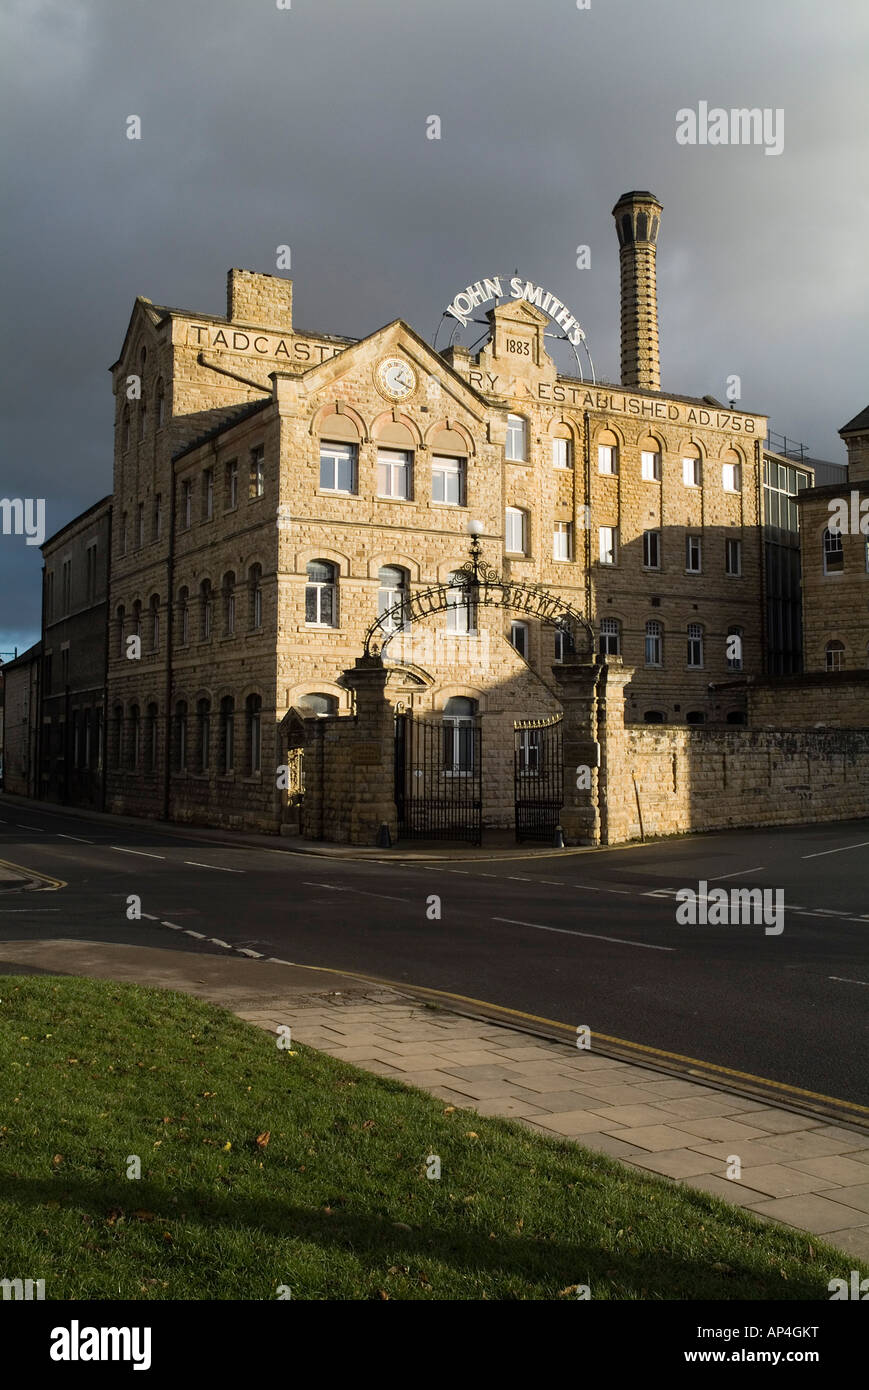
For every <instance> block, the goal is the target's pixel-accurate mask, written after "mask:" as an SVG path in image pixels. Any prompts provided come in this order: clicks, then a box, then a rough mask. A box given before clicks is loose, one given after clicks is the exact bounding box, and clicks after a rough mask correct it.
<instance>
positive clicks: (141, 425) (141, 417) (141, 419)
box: [139, 391, 148, 439]
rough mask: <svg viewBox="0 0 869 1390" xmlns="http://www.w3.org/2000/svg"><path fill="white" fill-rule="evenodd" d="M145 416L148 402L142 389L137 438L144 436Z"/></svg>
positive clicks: (146, 415)
mask: <svg viewBox="0 0 869 1390" xmlns="http://www.w3.org/2000/svg"><path fill="white" fill-rule="evenodd" d="M147 417H148V402H147V400H146V398H145V392H144V391H143V392H142V396H141V399H140V401H139V439H144V438H145V426H146V424H147Z"/></svg>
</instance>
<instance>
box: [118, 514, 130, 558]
mask: <svg viewBox="0 0 869 1390" xmlns="http://www.w3.org/2000/svg"><path fill="white" fill-rule="evenodd" d="M129 534H130V527H129V520H128V517H127V513H126V512H122V513H121V530H120V536H119V538H118V543H119V545H120V547H121V554H122V555H126V553H127V542H128V539H129Z"/></svg>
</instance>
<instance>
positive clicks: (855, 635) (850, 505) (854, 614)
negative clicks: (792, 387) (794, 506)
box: [799, 406, 869, 723]
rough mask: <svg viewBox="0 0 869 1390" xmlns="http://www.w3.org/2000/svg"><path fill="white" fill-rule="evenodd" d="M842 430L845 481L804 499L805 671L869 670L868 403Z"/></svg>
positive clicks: (866, 713)
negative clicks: (846, 451)
mask: <svg viewBox="0 0 869 1390" xmlns="http://www.w3.org/2000/svg"><path fill="white" fill-rule="evenodd" d="M839 433H840V435H841V437H842V439H843V440H844V441H845V445H846V447H847V450H848V475H847V480H843V482H842V483H833V484H828V485H826V486H824V487H815V488H810V489H807V490H806V491H804V492H802V493H801V494H800V498H799V507H800V531H801V537H802V592H803V630H804V642H805V669H806V671H807V672H814V671H824V672H829V673H831V674H833V673H835V672H840V671H842V672H855V671H866V670H869V406H867V408H866V409H865V410H863V411H861V412H860V414H859V415H857V416H855V417H854V419H853V420H850V421H849V422H848V424H846V425H843V426H842V429H841V430H840V431H839ZM864 720H865V722H866V723H869V696H867V704H866V707H865V710H864Z"/></svg>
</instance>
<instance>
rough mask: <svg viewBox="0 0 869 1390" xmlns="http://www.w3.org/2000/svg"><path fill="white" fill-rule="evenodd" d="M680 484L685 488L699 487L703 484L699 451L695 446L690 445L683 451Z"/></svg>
mask: <svg viewBox="0 0 869 1390" xmlns="http://www.w3.org/2000/svg"><path fill="white" fill-rule="evenodd" d="M682 482H683V483H684V485H685V487H701V486H702V483H703V465H702V464H701V462H700V450H699V449H698V448H697V446H696V444H691V445H689V446H688V448H687V449H686V450H685V453H684V455H683V458H682Z"/></svg>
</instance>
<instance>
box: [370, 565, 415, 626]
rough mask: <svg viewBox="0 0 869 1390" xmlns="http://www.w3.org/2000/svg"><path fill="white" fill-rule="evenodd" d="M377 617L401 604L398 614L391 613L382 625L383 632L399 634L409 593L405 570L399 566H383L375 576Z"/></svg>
mask: <svg viewBox="0 0 869 1390" xmlns="http://www.w3.org/2000/svg"><path fill="white" fill-rule="evenodd" d="M377 581H378V586H379V587H378V590H377V616H378V618H382V617H383V615H384V613H388V612H389V610H390V609H391V608H395V607H396V605H397V604H401V609H400V611H399V612H398V613H392V614H391V615H390V617H389V618H387V620H386V621H385V622H384V624H383V631H384V632H399V631H400V630H401V628H403V627H404V625H405V623H406V621H407V614H406V606H407V599H408V593H409V584H408V574H407V570H405V569H402V568H401V567H400V566H399V565H384V566H383V568H382V569H381V570H379V571H378V574H377Z"/></svg>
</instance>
